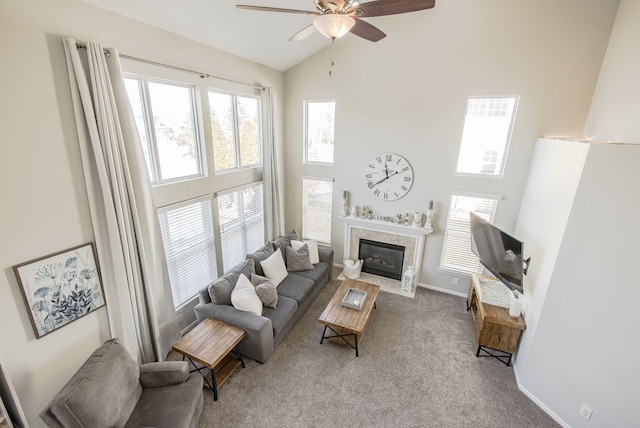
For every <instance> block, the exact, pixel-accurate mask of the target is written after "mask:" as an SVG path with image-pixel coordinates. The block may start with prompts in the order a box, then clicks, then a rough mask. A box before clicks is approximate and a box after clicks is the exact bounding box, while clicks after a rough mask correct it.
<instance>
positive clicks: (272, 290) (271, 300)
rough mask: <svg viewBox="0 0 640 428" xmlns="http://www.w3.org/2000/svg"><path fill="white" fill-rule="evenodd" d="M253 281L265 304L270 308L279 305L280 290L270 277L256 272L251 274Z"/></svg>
mask: <svg viewBox="0 0 640 428" xmlns="http://www.w3.org/2000/svg"><path fill="white" fill-rule="evenodd" d="M251 283H252V284H253V286H254V287H255V288H256V293H257V294H258V297H260V300H262V304H263V305H265V306H268V307H270V308H275V307H276V306H278V290H277V288H276V286H275V285H273V282H271V281H270V280H269V278H265V277H264V276H261V275H256V274H255V273H254V274H252V275H251Z"/></svg>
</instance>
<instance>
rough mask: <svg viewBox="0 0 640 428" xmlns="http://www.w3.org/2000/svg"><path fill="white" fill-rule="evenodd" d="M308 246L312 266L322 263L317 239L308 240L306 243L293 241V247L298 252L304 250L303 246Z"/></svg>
mask: <svg viewBox="0 0 640 428" xmlns="http://www.w3.org/2000/svg"><path fill="white" fill-rule="evenodd" d="M305 244H307V248H308V249H309V261H310V262H311V264H313V265H315V264H316V263H318V262H319V261H320V253H319V252H318V240H317V239H307V240H305V241H297V240H295V239H292V240H291V247H292V248H293V249H294V250H296V251H298V250H299V249H300V248H302V246H303V245H305Z"/></svg>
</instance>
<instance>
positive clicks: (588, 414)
mask: <svg viewBox="0 0 640 428" xmlns="http://www.w3.org/2000/svg"><path fill="white" fill-rule="evenodd" d="M578 413H580V414H581V415H582V416H583V417H584V418H585V419H586V420H588V421H590V420H591V415H592V414H593V410H591V409H590V408H589V406H587V405H586V404H584V403H582V406H580V411H579V412H578Z"/></svg>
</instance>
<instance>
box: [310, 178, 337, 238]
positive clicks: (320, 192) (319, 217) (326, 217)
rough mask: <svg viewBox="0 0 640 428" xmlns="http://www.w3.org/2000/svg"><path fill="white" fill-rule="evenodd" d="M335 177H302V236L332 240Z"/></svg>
mask: <svg viewBox="0 0 640 428" xmlns="http://www.w3.org/2000/svg"><path fill="white" fill-rule="evenodd" d="M332 199H333V179H331V178H317V177H303V178H302V236H303V237H304V238H305V239H317V240H318V242H323V243H327V244H328V243H330V242H331V204H332Z"/></svg>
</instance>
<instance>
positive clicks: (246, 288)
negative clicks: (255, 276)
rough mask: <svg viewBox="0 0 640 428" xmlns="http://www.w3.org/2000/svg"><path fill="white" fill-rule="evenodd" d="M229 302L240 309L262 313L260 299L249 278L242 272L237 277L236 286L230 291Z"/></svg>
mask: <svg viewBox="0 0 640 428" xmlns="http://www.w3.org/2000/svg"><path fill="white" fill-rule="evenodd" d="M231 304H232V305H233V307H234V308H236V309H238V310H240V311H245V312H251V313H254V314H256V315H262V300H260V297H259V296H258V293H256V289H255V287H254V286H253V284H251V281H250V280H249V278H247V277H246V276H245V275H244V274H241V275H240V276H239V277H238V281H237V282H236V286H235V287H234V288H233V291H232V292H231Z"/></svg>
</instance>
